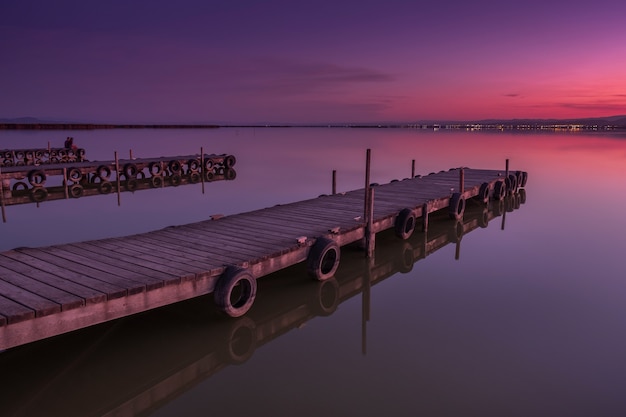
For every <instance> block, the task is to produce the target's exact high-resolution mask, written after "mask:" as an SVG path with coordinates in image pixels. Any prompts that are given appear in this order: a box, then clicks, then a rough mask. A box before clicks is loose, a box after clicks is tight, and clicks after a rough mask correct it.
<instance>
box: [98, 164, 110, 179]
mask: <svg viewBox="0 0 626 417" xmlns="http://www.w3.org/2000/svg"><path fill="white" fill-rule="evenodd" d="M96 175H97V176H98V178H100V179H101V180H102V181H108V180H109V178H111V168H109V167H108V166H106V165H100V166H99V167H98V168H96Z"/></svg>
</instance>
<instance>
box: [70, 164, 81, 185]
mask: <svg viewBox="0 0 626 417" xmlns="http://www.w3.org/2000/svg"><path fill="white" fill-rule="evenodd" d="M67 179H68V181H71V182H73V183H74V184H78V183H79V182H80V180H82V179H83V173H82V172H80V169H78V168H76V167H72V168H70V169H68V170H67Z"/></svg>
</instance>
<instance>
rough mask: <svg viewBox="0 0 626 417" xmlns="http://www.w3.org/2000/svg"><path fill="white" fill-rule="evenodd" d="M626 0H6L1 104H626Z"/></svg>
mask: <svg viewBox="0 0 626 417" xmlns="http://www.w3.org/2000/svg"><path fill="white" fill-rule="evenodd" d="M624 16H626V3H624V2H623V0H597V1H553V0H539V1H538V0H525V1H513V2H510V1H488V0H478V1H467V0H464V1H460V0H453V1H450V0H438V1H434V0H432V1H417V0H416V1H398V0H384V1H379V0H360V1H341V0H315V1H308V0H307V1H297V0H286V1H281V0H267V1H252V0H224V1H215V0H179V1H176V2H175V1H162V0H151V1H128V0H107V1H100V2H91V1H84V0H55V1H49V0H32V1H29V0H20V1H17V0H6V1H3V2H2V5H0V54H1V56H2V63H1V64H0V119H2V118H16V117H24V116H31V117H37V118H40V119H44V120H63V121H74V122H112V123H241V124H245V123H326V122H376V121H420V120H480V119H488V118H569V117H594V116H611V115H617V114H626V18H625V17H624Z"/></svg>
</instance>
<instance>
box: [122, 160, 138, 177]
mask: <svg viewBox="0 0 626 417" xmlns="http://www.w3.org/2000/svg"><path fill="white" fill-rule="evenodd" d="M123 172H124V176H125V177H126V179H127V180H130V179H133V178H136V177H137V173H138V172H139V169H138V168H137V165H135V164H133V163H132V162H129V163H127V164H126V165H124V169H123Z"/></svg>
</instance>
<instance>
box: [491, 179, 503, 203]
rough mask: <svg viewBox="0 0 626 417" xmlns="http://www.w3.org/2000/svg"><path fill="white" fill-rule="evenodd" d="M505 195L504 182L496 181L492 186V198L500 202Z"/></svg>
mask: <svg viewBox="0 0 626 417" xmlns="http://www.w3.org/2000/svg"><path fill="white" fill-rule="evenodd" d="M505 195H506V185H505V184H504V181H496V183H495V184H494V185H493V196H492V198H493V199H494V200H502V199H503V198H504V196H505Z"/></svg>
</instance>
